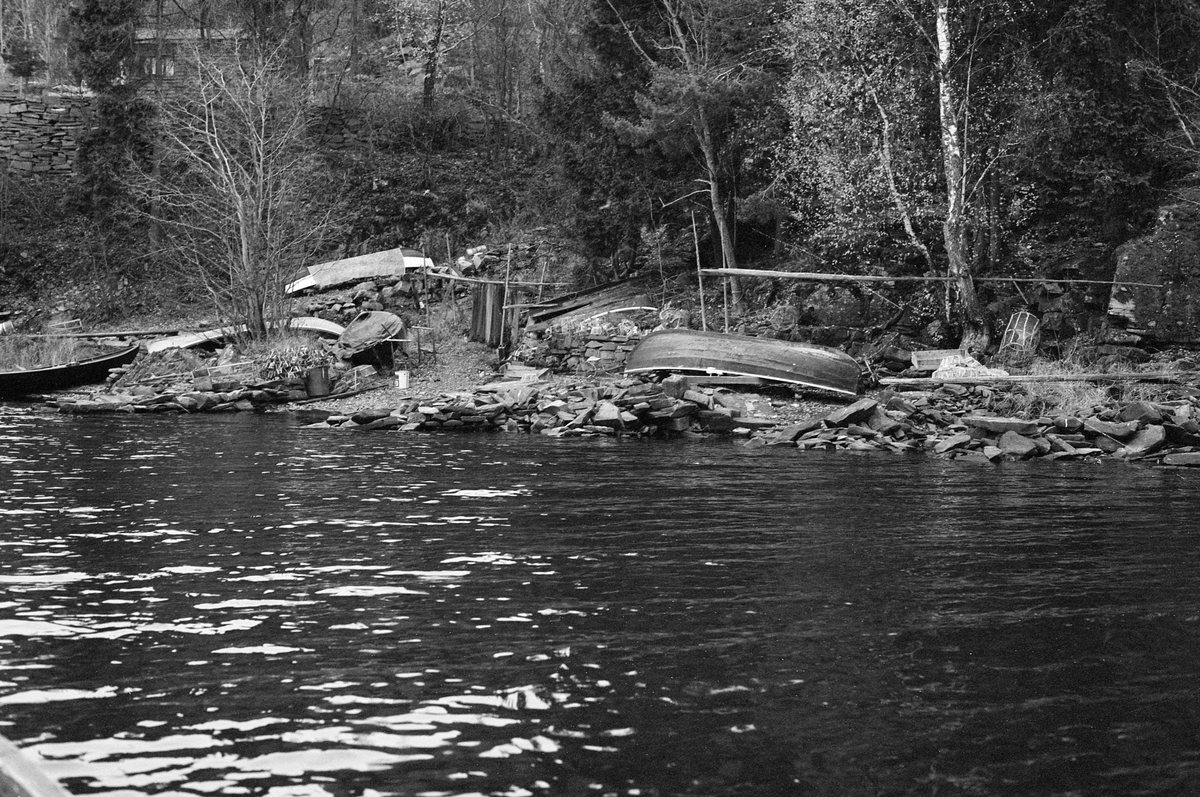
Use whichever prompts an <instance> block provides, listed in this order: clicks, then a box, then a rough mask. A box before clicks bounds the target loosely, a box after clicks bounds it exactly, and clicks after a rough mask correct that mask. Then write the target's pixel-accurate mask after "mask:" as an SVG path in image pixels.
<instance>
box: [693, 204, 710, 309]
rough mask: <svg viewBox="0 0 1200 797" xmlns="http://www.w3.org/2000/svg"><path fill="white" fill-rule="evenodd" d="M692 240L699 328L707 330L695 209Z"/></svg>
mask: <svg viewBox="0 0 1200 797" xmlns="http://www.w3.org/2000/svg"><path fill="white" fill-rule="evenodd" d="M692 241H693V242H695V246H696V280H697V281H699V283H700V328H701V329H703V330H704V331H705V332H707V331H708V317H707V316H706V315H705V313H704V269H702V268H700V234H699V233H697V232H696V211H694V210H693V211H692Z"/></svg>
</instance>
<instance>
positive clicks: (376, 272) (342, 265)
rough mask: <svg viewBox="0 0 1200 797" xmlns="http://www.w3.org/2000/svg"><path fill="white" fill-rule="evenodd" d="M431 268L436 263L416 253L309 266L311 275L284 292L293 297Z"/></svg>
mask: <svg viewBox="0 0 1200 797" xmlns="http://www.w3.org/2000/svg"><path fill="white" fill-rule="evenodd" d="M432 267H433V261H432V260H430V259H429V258H427V257H425V254H424V253H423V252H420V251H418V250H416V249H404V248H400V249H388V250H387V251H385V252H372V253H371V254H369V255H359V256H357V257H348V258H346V259H344V260H333V261H331V262H328V263H318V264H317V265H315V266H309V267H308V273H307V274H305V275H304V276H302V277H299V278H298V279H295V280H293V281H292V282H289V283H288V285H287V287H285V288H284V292H285V293H287V294H288V295H291V294H293V293H299V292H300V291H303V290H306V289H308V288H316V289H317V290H326V289H328V288H336V287H337V286H339V285H349V284H350V283H352V282H362V281H363V280H370V279H379V278H380V277H399V276H400V275H402V274H404V273H405V272H408V271H419V270H421V269H425V268H432Z"/></svg>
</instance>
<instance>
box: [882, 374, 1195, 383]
mask: <svg viewBox="0 0 1200 797" xmlns="http://www.w3.org/2000/svg"><path fill="white" fill-rule="evenodd" d="M1196 377H1200V371H1159V372H1154V373H1149V372H1147V373H1140V372H1137V371H1126V372H1113V373H1108V374H1105V373H1090V374H1009V375H1008V376H949V377H941V378H938V377H932V376H929V377H903V376H885V377H883V378H882V379H880V380H879V384H881V385H908V386H912V387H934V386H937V385H944V384H947V383H950V384H955V385H988V384H993V383H998V382H1013V383H1021V382H1125V381H1146V382H1160V381H1161V382H1180V381H1182V380H1184V379H1186V378H1196Z"/></svg>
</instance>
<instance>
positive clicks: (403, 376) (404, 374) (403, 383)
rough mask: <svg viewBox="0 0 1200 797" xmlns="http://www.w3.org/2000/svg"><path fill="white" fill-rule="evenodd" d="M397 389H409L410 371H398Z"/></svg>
mask: <svg viewBox="0 0 1200 797" xmlns="http://www.w3.org/2000/svg"><path fill="white" fill-rule="evenodd" d="M396 389H397V390H408V371H397V372H396Z"/></svg>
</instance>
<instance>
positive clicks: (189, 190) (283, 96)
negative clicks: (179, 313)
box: [145, 46, 334, 336]
mask: <svg viewBox="0 0 1200 797" xmlns="http://www.w3.org/2000/svg"><path fill="white" fill-rule="evenodd" d="M286 56H287V54H286V53H284V52H283V51H282V50H281V49H278V48H277V49H276V50H275V51H273V52H266V53H264V52H262V51H259V50H251V51H247V50H246V49H244V48H238V47H236V46H235V47H234V48H233V50H232V51H231V52H227V53H223V54H220V55H217V54H214V53H212V52H211V51H204V50H196V51H195V52H194V54H193V57H192V65H193V68H194V69H195V71H196V75H195V81H194V86H193V89H194V90H193V91H191V92H187V93H185V94H180V95H175V96H171V97H168V98H167V99H165V100H164V101H163V107H162V112H163V113H162V146H163V163H162V167H161V169H160V171H159V174H158V175H157V177H154V176H151V177H148V178H147V184H146V186H145V187H146V189H147V191H148V192H152V193H153V195H155V196H156V198H157V204H158V207H159V209H160V213H161V218H160V219H159V221H160V222H161V223H162V224H163V227H164V230H165V232H166V236H165V239H164V242H165V245H164V254H165V255H166V256H168V257H169V258H171V259H172V260H173V261H174V262H175V263H176V264H177V265H178V266H179V267H180V270H181V273H183V274H184V275H185V276H186V277H188V278H190V279H191V280H192V281H193V282H194V283H195V284H196V285H198V286H199V287H201V288H202V289H203V290H204V291H206V292H207V294H208V295H209V296H210V297H211V299H212V301H213V304H214V306H215V308H216V309H217V311H218V312H219V313H220V314H221V315H222V316H223V317H224V318H226V319H227V320H229V321H232V322H235V323H245V324H246V325H247V327H248V330H249V333H250V334H251V335H252V336H257V335H261V334H262V333H264V332H265V331H266V329H267V327H268V321H270V320H271V318H273V317H276V316H279V315H281V314H282V310H283V306H282V305H283V299H284V288H285V285H286V282H287V278H288V277H289V275H290V274H292V273H293V272H295V271H296V270H297V269H298V268H300V267H301V266H303V265H304V264H305V263H306V262H308V261H310V260H311V258H312V257H313V256H314V255H315V254H316V253H317V252H318V251H319V250H320V249H321V247H322V245H323V243H324V242H325V241H326V239H327V236H329V235H330V234H331V233H332V231H333V223H332V214H331V208H332V206H333V204H332V202H331V201H330V200H331V199H332V198H333V197H332V194H333V193H334V192H331V191H330V187H331V185H332V183H331V178H330V177H329V175H328V173H327V171H326V170H325V169H324V168H323V167H322V165H321V163H320V161H319V159H318V158H317V157H316V154H315V152H314V150H313V148H312V147H311V146H310V145H309V142H308V141H307V136H306V131H305V121H306V118H307V117H306V108H305V105H304V101H303V99H304V96H305V95H304V91H303V90H302V88H301V87H300V86H298V85H297V84H296V82H295V80H294V77H293V73H292V72H291V70H290V69H289V66H290V65H289V63H288V60H287V57H286Z"/></svg>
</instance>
